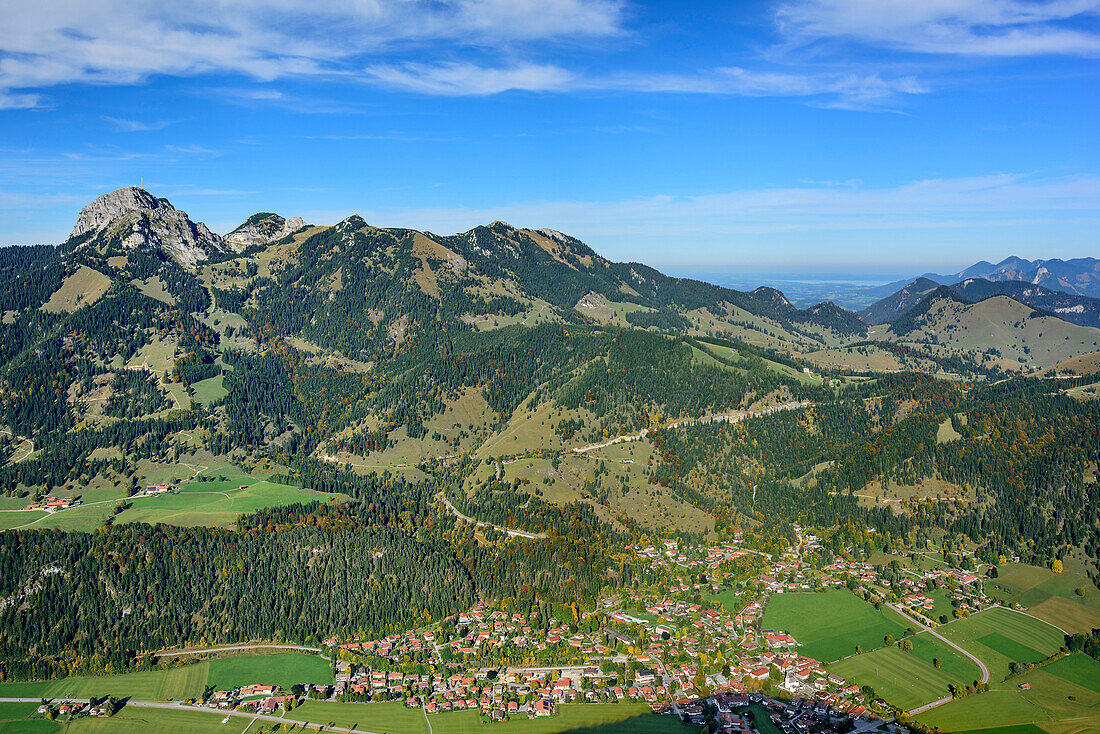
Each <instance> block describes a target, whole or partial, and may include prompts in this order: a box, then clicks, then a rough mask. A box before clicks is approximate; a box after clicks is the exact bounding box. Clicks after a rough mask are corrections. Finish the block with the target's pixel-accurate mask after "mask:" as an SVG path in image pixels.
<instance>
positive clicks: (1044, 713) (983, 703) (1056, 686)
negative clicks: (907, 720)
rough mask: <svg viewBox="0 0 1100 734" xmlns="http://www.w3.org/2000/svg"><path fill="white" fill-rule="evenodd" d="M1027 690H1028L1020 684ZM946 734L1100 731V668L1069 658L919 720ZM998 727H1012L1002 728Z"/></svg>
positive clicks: (1086, 660) (1084, 659)
mask: <svg viewBox="0 0 1100 734" xmlns="http://www.w3.org/2000/svg"><path fill="white" fill-rule="evenodd" d="M1025 684H1026V685H1028V686H1030V688H1029V689H1028V690H1024V689H1021V688H1020V687H1019V686H1020V685H1025ZM917 718H918V720H919V721H921V722H923V723H925V724H928V725H929V726H939V727H941V728H942V729H944V730H945V731H956V732H970V731H972V732H979V731H983V732H985V731H996V732H1006V733H1007V732H1009V731H1013V732H1014V731H1016V730H1017V728H1018V730H1019V731H1028V729H1027V728H1026V727H1028V726H1034V727H1038V730H1040V731H1048V732H1059V733H1062V732H1065V733H1067V734H1069V733H1074V734H1077V733H1083V732H1095V731H1100V663H1098V662H1097V661H1095V660H1093V659H1092V658H1089V657H1087V656H1085V655H1070V656H1067V657H1065V658H1062V659H1061V660H1057V661H1055V662H1053V663H1051V664H1050V665H1047V666H1044V667H1042V668H1039V669H1038V670H1033V671H1031V672H1029V673H1026V674H1024V675H1022V676H1019V677H1017V678H1013V679H1012V680H1009V681H1006V682H1004V683H996V684H994V685H993V687H992V689H991V690H990V691H989V693H983V694H979V695H976V696H970V697H967V698H964V699H961V700H959V701H953V702H951V703H949V704H947V705H945V706H942V707H940V708H937V709H932V710H931V711H928V712H927V713H925V714H923V715H921V716H919V717H917ZM1001 727H1014V728H1012V729H1002V728H1001Z"/></svg>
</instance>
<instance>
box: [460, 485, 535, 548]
mask: <svg viewBox="0 0 1100 734" xmlns="http://www.w3.org/2000/svg"><path fill="white" fill-rule="evenodd" d="M439 498H440V499H441V500H443V504H444V505H446V507H447V509H448V510H450V511H451V513H452V514H453V515H455V516H456V517H460V518H462V519H463V520H465V521H466V522H475V523H477V524H478V525H481V526H482V527H486V528H496V529H497V530H499V531H500V532H502V533H505V534H507V535H510V536H512V537H513V538H530V539H532V540H536V539H541V538H545V537H546V533H529V532H527V531H526V530H516V529H514V528H505V527H501V526H500V525H494V524H493V523H491V522H485V521H483V520H474V519H473V518H472V517H466V516H465V515H463V514H462V513H461V512H459V511H458V508H456V507H455V506H454V505H452V504H451V501H450V500H449V499H447V498H446V497H445V496H444V495H443V493H442V492H441V493H440V494H439Z"/></svg>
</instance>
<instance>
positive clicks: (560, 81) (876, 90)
mask: <svg viewBox="0 0 1100 734" xmlns="http://www.w3.org/2000/svg"><path fill="white" fill-rule="evenodd" d="M365 71H366V75H367V78H368V80H369V81H372V82H375V83H378V84H383V85H385V86H389V87H394V88H398V89H404V90H408V91H412V92H419V93H424V94H439V95H453V96H463V95H465V96H478V95H488V94H498V93H501V92H507V91H525V92H562V91H597V90H603V91H635V92H651V93H681V94H717V95H729V96H746V97H829V98H830V100H829V101H828V102H825V104H829V105H832V106H850V107H857V106H858V107H870V106H875V105H878V104H880V103H882V102H885V101H887V100H891V99H894V98H896V97H897V96H898V95H903V94H923V93H925V92H927V91H928V90H927V88H926V87H925V86H924V85H923V84H921V83H920V82H919V81H918V80H917V79H916V78H914V77H911V76H902V77H897V78H892V79H891V78H883V77H882V76H880V75H878V74H863V75H860V74H847V73H837V74H797V73H788V72H771V71H752V70H749V69H743V68H739V67H723V68H718V69H713V70H707V71H701V72H698V73H694V74H652V73H647V74H633V73H618V74H605V75H584V74H578V73H574V72H571V71H568V70H566V69H563V68H561V67H559V66H554V65H522V66H513V67H483V66H477V65H474V64H470V63H461V64H456V63H448V64H439V65H432V64H422V63H409V64H403V65H400V66H397V65H377V66H372V67H368V68H367V69H366V70H365Z"/></svg>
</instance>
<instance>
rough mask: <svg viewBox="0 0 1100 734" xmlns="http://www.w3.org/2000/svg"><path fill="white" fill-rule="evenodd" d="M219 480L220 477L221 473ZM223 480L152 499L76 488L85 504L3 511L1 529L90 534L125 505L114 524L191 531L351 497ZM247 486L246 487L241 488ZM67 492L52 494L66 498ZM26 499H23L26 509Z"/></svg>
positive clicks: (171, 475) (164, 472)
mask: <svg viewBox="0 0 1100 734" xmlns="http://www.w3.org/2000/svg"><path fill="white" fill-rule="evenodd" d="M193 473H194V469H193V468H192V467H191V466H183V465H156V466H154V467H153V468H152V469H148V468H147V470H145V471H143V472H142V475H143V476H145V477H146V479H145V481H147V482H150V483H152V482H170V481H174V480H176V479H179V478H180V477H181V476H185V477H186V476H191V474H193ZM219 476H220V475H219ZM224 476H225V477H226V478H225V479H224V480H222V479H218V480H215V481H213V482H185V483H184V484H183V485H182V486H181V488H180V491H179V492H178V493H173V494H163V495H156V496H153V497H131V498H127V497H126V496H125V490H124V489H123V488H122V487H121V486H120V487H98V488H94V489H88V490H80V489H77V490H74V491H73V494H77V495H79V496H80V497H81V499H82V500H83V502H84V504H82V505H81V506H79V507H74V508H72V509H69V510H62V511H60V512H55V513H53V514H48V513H45V512H39V511H27V512H0V530H2V529H10V528H16V527H22V526H24V525H28V524H29V527H33V528H56V529H59V530H73V531H91V530H94V529H95V528H97V527H100V526H102V525H103V523H104V520H105V518H106V517H107V516H108V515H109V514H110V513H111V512H112V511H113V509H114V508H115V507H116V506H117V505H118V504H119V503H120V502H123V501H126V502H129V503H131V507H130V508H129V509H127V510H124V511H123V512H121V513H119V514H118V515H117V516H115V522H118V523H126V522H146V523H166V524H169V525H179V526H184V527H192V526H197V525H209V526H218V527H229V526H231V525H233V523H235V522H236V520H237V516H238V515H242V514H245V513H249V512H255V511H257V510H259V509H262V508H264V507H278V506H281V505H289V504H294V503H297V502H309V501H312V500H319V501H321V502H328V501H331V500H333V499H336V500H337V501H341V500H344V499H347V498H346V496H344V495H332V494H326V493H323V492H316V491H313V490H310V489H299V488H298V487H292V486H289V485H286V484H277V483H275V482H271V481H268V480H267V479H264V478H262V477H258V476H253V475H248V474H244V473H242V472H241V471H240V470H239V469H229V470H227V471H225V472H224ZM241 485H245V487H246V488H245V489H240V487H241ZM67 494H69V492H68V491H57V492H54V495H55V496H65V495H67ZM27 501H28V500H23V504H24V505H25V504H26V502H27Z"/></svg>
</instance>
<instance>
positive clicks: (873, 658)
mask: <svg viewBox="0 0 1100 734" xmlns="http://www.w3.org/2000/svg"><path fill="white" fill-rule="evenodd" d="M829 671H830V672H833V673H836V674H837V675H841V676H843V677H844V678H845V679H847V680H849V681H851V682H852V683H857V684H859V685H869V686H871V687H872V688H874V689H875V692H876V693H877V694H878V695H880V696H882V697H883V698H884V699H886V700H887V701H888V702H890V703H892V704H893V705H895V706H898V707H900V708H902V709H903V710H909V709H913V708H916V707H917V706H920V705H921V704H924V703H928V702H929V701H935V700H936V699H937V698H943V697H944V696H946V695H948V690H947V686H948V685H949V684H951V683H957V682H959V679H958V677H957V676H954V675H951V674H950V672H949V671H947V670H944V669H942V668H940V669H936V668H935V667H933V666H932V664H931V663H929V662H927V661H925V660H923V659H922V658H921V657H919V656H917V655H912V654H909V653H906V652H902V650H901V649H899V648H897V647H883V648H880V649H878V650H875V651H873V652H865V653H863V654H862V655H856V656H854V657H850V658H845V659H844V660H841V661H839V662H836V663H833V664H832V665H830V666H829ZM977 672H978V671H977V668H974V673H975V674H977ZM971 680H973V678H971Z"/></svg>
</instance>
